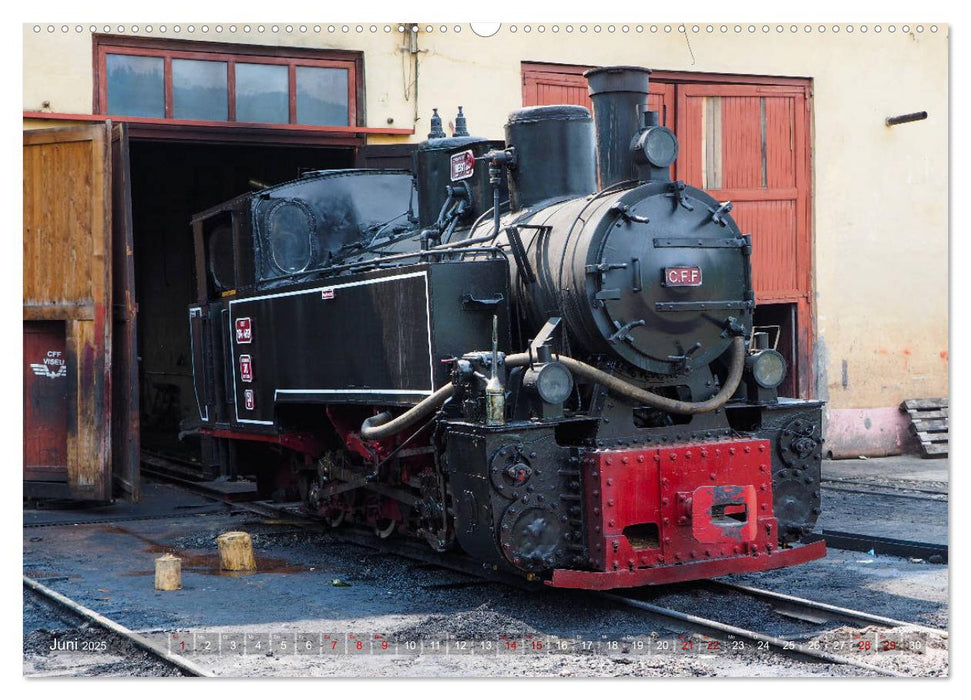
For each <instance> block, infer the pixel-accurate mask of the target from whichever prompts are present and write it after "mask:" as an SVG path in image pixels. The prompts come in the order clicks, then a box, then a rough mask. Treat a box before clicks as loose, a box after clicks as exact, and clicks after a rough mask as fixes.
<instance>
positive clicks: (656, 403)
mask: <svg viewBox="0 0 971 700" xmlns="http://www.w3.org/2000/svg"><path fill="white" fill-rule="evenodd" d="M556 359H557V360H558V361H559V362H562V363H563V364H564V365H566V367H567V368H568V369H569V370H570V371H571V372H573V374H575V375H577V376H578V377H583V378H584V379H587V380H589V381H591V382H596V383H597V384H602V385H603V386H604V387H605V388H606V389H607V391H608V392H610V393H612V394H618V395H620V396H624V397H626V398H629V399H632V400H634V401H637V402H638V403H641V404H643V405H645V406H652V407H653V408H658V409H661V410H662V411H668V412H669V413H677V414H681V415H695V414H698V413H708V412H710V411H714V410H716V409H719V408H721V407H722V406H724V405H725V404H726V403H728V400H729V399H730V398H731V397H732V396H733V395H734V394H735V391H736V390H737V389H738V385H739V383H740V382H741V381H742V371H743V370H744V368H745V340H744V339H743V338H742V337H741V336H738V337H736V338H735V339H734V340H733V341H732V359H731V364H730V365H729V371H728V378H727V379H726V380H725V384H724V385H722V388H721V390H720V391H719V392H718V393H717V394H715V395H714V396H712V397H711V398H710V399H707V400H706V401H679V400H678V399H669V398H667V397H666V396H660V395H658V394H655V393H653V392H651V391H646V390H644V389H641V388H640V387H637V386H634V385H633V384H631V383H630V382H626V381H624V380H623V379H620V378H619V377H615V376H614V375H612V374H608V373H607V372H604V371H603V370H600V369H597V368H596V367H594V366H592V365H588V364H587V363H586V362H582V361H580V360H577V359H575V358H572V357H569V356H567V355H558V356H557V358H556ZM528 364H530V356H529V353H525V352H524V353H519V354H516V355H508V356H507V357H506V358H505V365H506V367H524V366H526V365H528ZM454 393H455V385H454V384H446V385H445V386H443V387H442V388H440V389H439V390H438V391H436V392H435V393H434V394H432V395H431V396H429V397H427V398H426V399H424V400H423V401H421V403H418V404H416V405H415V406H413V407H412V408H410V409H408V410H407V411H405V412H404V413H402V414H401V415H400V416H398V417H397V418H393V419H392V417H391V414H390V413H389V412H388V411H384V412H383V413H379V414H378V415H376V416H371V417H370V418H368V419H366V420H365V421H364V422H363V423H362V424H361V437H362V438H363V439H365V440H383V439H384V438H388V437H391V436H392V435H396V434H397V433H400V432H401V431H402V430H404V429H405V428H407V427H409V426H411V425H414V424H415V423H417V422H418V421H420V420H421V419H422V418H425V417H427V416H429V415H430V414H431V413H432V412H433V411H434V410H435V409H437V408H438V407H439V406H440V405H442V404H443V403H444V402H445V401H446V399H448V398H450V397H451V396H452V395H453V394H454Z"/></svg>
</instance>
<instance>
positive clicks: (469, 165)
mask: <svg viewBox="0 0 971 700" xmlns="http://www.w3.org/2000/svg"><path fill="white" fill-rule="evenodd" d="M474 172H475V154H473V153H472V151H462V152H461V153H456V154H455V155H454V156H452V182H455V181H456V180H465V179H467V178H470V177H472V174H473V173H474Z"/></svg>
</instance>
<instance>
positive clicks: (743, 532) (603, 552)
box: [584, 440, 777, 571]
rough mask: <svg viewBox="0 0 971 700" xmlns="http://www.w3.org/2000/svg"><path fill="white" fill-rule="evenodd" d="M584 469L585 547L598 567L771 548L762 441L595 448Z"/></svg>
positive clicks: (772, 524)
mask: <svg viewBox="0 0 971 700" xmlns="http://www.w3.org/2000/svg"><path fill="white" fill-rule="evenodd" d="M585 469H586V471H587V473H586V475H585V477H584V485H585V500H586V512H587V514H588V519H589V521H590V523H591V527H588V529H587V531H588V546H589V551H590V558H591V561H593V562H594V565H595V566H596V567H597V568H598V569H600V570H601V571H618V570H622V569H628V570H634V569H638V568H642V567H648V566H657V565H659V564H672V563H679V562H690V561H699V560H704V559H721V558H725V557H732V556H749V555H751V554H753V553H755V552H764V553H767V552H771V551H772V550H773V549H775V547H776V541H777V533H776V519H775V518H774V517H773V516H772V477H771V455H770V453H769V442H768V441H767V440H744V441H733V442H719V443H704V444H693V445H676V446H670V447H655V448H647V449H631V450H616V451H598V452H592V453H590V454H589V455H588V457H587V460H586V463H585Z"/></svg>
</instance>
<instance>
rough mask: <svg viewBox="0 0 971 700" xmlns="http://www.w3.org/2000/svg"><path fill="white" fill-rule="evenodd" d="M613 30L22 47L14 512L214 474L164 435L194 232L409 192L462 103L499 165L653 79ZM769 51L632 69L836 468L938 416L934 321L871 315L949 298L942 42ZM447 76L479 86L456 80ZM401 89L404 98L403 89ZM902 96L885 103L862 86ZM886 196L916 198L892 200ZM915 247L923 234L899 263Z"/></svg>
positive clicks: (156, 38) (898, 442)
mask: <svg viewBox="0 0 971 700" xmlns="http://www.w3.org/2000/svg"><path fill="white" fill-rule="evenodd" d="M52 26H53V25H52ZM625 26H626V25H625ZM619 27H620V25H618V29H617V32H616V33H615V34H611V35H610V37H609V39H608V37H607V35H606V34H604V35H601V34H596V37H595V34H594V33H593V32H590V33H589V34H588V35H586V36H585V38H584V40H583V41H584V44H583V46H582V47H581V48H582V51H580V52H579V53H578V52H577V47H576V46H574V47H572V48H571V47H570V45H569V44H568V42H565V41H561V42H553V43H547V42H546V41H540V40H538V39H536V35H535V34H534V35H533V37H531V41H529V42H524V41H523V39H524V37H523V35H522V34H519V35H518V36H514V35H512V34H509V33H507V32H506V30H502V32H500V34H499V35H497V36H495V37H491V38H485V37H471V36H470V34H471V32H470V30H469V29H468V28H466V29H465V32H464V34H463V33H460V32H455V31H448V32H441V31H439V29H438V28H437V27H430V30H429V28H426V27H425V26H424V25H421V26H418V25H416V27H415V31H411V28H410V26H409V27H407V29H408V31H397V25H393V24H392V25H389V30H388V31H385V30H384V25H377V26H376V28H375V31H374V32H371V31H370V29H369V28H368V27H364V28H363V29H362V31H361V32H356V31H354V28H353V27H352V28H351V31H349V32H348V33H344V32H341V31H340V30H339V29H338V31H336V32H330V31H329V30H328V26H327V25H323V26H322V27H320V28H314V26H313V25H309V26H308V28H307V31H305V32H301V30H300V29H299V27H297V28H296V29H295V31H294V32H289V33H288V32H286V31H284V32H281V33H279V34H274V37H275V38H274V39H269V38H268V36H265V35H259V36H257V35H256V34H255V33H253V32H249V33H247V32H244V31H243V27H242V26H239V27H238V28H237V29H236V30H234V31H232V32H230V31H229V27H228V26H227V27H226V28H225V31H224V32H223V33H222V35H221V38H220V39H219V40H212V39H210V38H208V37H212V36H213V33H211V32H210V33H208V34H207V40H204V41H200V40H196V39H195V38H193V39H186V38H169V37H172V36H174V34H172V33H169V34H168V35H167V37H166V38H160V37H161V35H160V34H159V33H158V32H157V31H156V32H155V33H154V34H152V35H151V36H150V35H149V34H148V33H147V32H146V28H145V27H142V31H141V32H140V33H138V35H137V36H136V35H135V34H134V33H133V32H132V31H131V30H130V28H129V31H118V30H117V27H108V28H107V29H106V28H105V27H104V26H100V25H99V26H94V27H93V28H92V27H90V26H86V25H78V27H74V26H70V27H68V28H67V31H62V30H61V28H60V27H59V26H58V27H55V28H54V30H53V31H48V29H47V27H46V25H45V26H44V27H43V28H42V30H41V31H35V30H34V26H33V25H27V26H25V27H24V39H25V45H24V78H25V86H26V87H25V91H24V98H23V119H24V129H25V132H24V298H23V318H24V326H23V331H24V335H23V337H24V346H23V347H24V358H23V381H24V416H25V433H24V470H23V478H24V488H25V494H26V495H30V496H32V497H35V496H36V497H43V496H46V497H56V498H67V497H70V498H78V499H83V500H94V501H107V500H111V499H112V498H114V497H130V498H133V499H137V498H138V483H139V478H138V468H139V463H140V461H141V460H142V459H148V460H151V459H153V458H154V457H157V456H163V457H164V458H166V459H175V460H181V461H182V463H184V464H186V465H189V466H188V467H187V468H189V469H191V470H196V471H198V473H199V474H201V475H205V476H208V477H215V476H219V475H221V472H220V467H219V460H218V459H217V458H216V457H215V456H213V455H212V454H207V453H206V452H205V449H204V445H203V444H202V443H201V442H200V441H199V440H198V439H195V438H191V437H190V438H188V439H186V438H185V436H180V430H179V425H180V423H181V421H182V420H184V419H185V418H186V417H187V416H190V415H192V414H194V413H196V412H197V411H198V405H197V400H196V389H195V387H194V386H193V383H192V361H193V359H192V358H193V349H192V341H191V338H192V335H191V333H190V319H189V318H188V317H187V315H186V313H185V309H186V307H187V306H188V305H189V304H190V303H192V302H193V299H194V298H195V297H197V292H198V290H199V288H200V284H203V282H202V278H203V277H204V276H207V275H209V271H207V270H202V269H198V268H196V267H195V263H194V260H195V256H194V249H195V247H196V246H198V245H205V242H201V241H200V240H199V236H200V235H201V234H200V233H199V232H198V231H194V230H193V225H194V224H193V222H192V220H191V219H192V217H193V215H194V214H197V213H198V212H203V211H206V210H209V209H211V208H212V207H215V206H217V205H219V204H220V203H222V202H226V201H230V200H232V199H233V198H234V197H237V196H238V195H241V194H243V193H246V192H250V191H259V190H261V189H264V188H269V187H272V186H274V185H276V184H278V183H281V182H284V181H287V180H291V179H293V178H296V177H299V176H301V175H302V174H304V173H307V172H311V171H318V170H332V169H353V168H367V167H396V168H403V169H409V168H411V152H412V151H413V150H414V148H415V147H416V145H417V143H418V142H419V141H420V140H422V139H423V138H424V137H425V133H426V132H427V131H428V130H429V128H430V124H429V122H428V121H427V120H428V115H430V114H431V113H432V108H433V107H438V108H440V111H441V113H442V115H443V117H444V122H445V128H450V129H451V130H454V129H455V127H456V122H457V121H458V119H457V112H456V109H457V107H458V105H459V104H462V105H463V108H464V114H465V115H468V119H469V120H470V121H471V122H472V123H474V125H475V131H476V133H480V134H482V135H484V136H487V137H489V138H496V139H498V138H500V137H501V127H502V124H503V122H504V121H505V117H506V115H507V114H508V113H509V112H511V111H513V110H515V109H518V108H520V107H524V106H534V105H553V104H580V105H585V106H589V97H588V96H587V94H586V92H585V84H583V85H581V83H582V82H583V81H582V79H581V75H582V73H583V71H584V70H586V69H588V68H590V67H592V66H595V65H603V64H606V63H616V62H621V61H626V62H629V63H634V64H637V63H644V62H645V61H646V60H648V59H647V58H646V57H644V56H643V41H642V40H643V37H644V32H645V31H648V32H650V29H649V27H647V26H645V27H640V29H638V27H637V26H636V25H630V26H628V29H627V31H624V30H623V29H620V28H619ZM770 29H771V30H770V31H769V32H767V33H764V32H761V30H760V31H759V32H758V33H757V36H758V37H760V38H759V39H758V41H760V42H761V44H759V46H758V47H755V46H751V47H747V48H746V47H742V48H741V49H739V47H738V46H736V45H735V44H734V43H732V42H734V41H736V39H734V38H733V37H732V34H733V33H734V32H732V31H729V32H728V33H727V35H725V36H720V35H719V33H718V32H715V34H714V35H713V36H709V37H703V38H704V39H705V41H707V42H708V43H707V44H706V45H705V47H704V49H703V50H704V51H706V52H707V53H706V55H707V56H708V58H707V59H705V60H703V61H701V62H700V63H698V64H693V62H691V61H689V60H688V59H687V58H684V57H682V56H681V53H680V51H681V49H680V48H679V46H676V45H675V43H674V42H673V38H677V37H672V38H671V40H669V38H665V37H661V38H660V43H659V45H658V47H657V51H658V56H657V58H656V60H655V58H654V57H650V58H649V62H650V63H653V64H656V65H664V66H665V70H661V71H656V72H655V74H654V75H653V77H652V82H651V96H650V100H651V106H652V108H653V109H656V110H657V111H658V112H659V113H660V114H661V118H662V123H663V124H665V125H667V126H668V127H669V128H671V129H672V130H673V131H675V132H676V133H677V134H678V138H679V140H680V143H681V148H682V154H681V157H680V158H679V161H678V165H676V166H675V167H676V168H678V169H679V170H678V171H677V173H676V176H677V177H678V178H680V179H683V180H685V181H686V182H690V183H692V184H694V185H696V186H698V187H702V188H706V189H708V190H711V191H712V192H714V193H715V194H716V196H717V197H718V198H719V199H720V200H731V201H733V202H734V203H735V207H736V208H735V212H734V214H733V215H735V216H737V218H738V219H739V221H740V223H741V224H742V225H743V227H744V228H745V229H746V232H749V233H752V234H753V235H754V236H755V238H756V241H757V246H756V250H757V251H758V252H757V253H756V256H757V257H756V260H755V261H754V269H755V286H756V291H757V293H758V299H757V301H758V302H759V307H758V309H757V311H756V314H757V317H756V323H757V325H760V326H765V327H771V328H773V329H775V338H774V346H775V347H776V348H777V349H778V350H779V352H781V353H782V354H783V355H784V356H785V357H786V358H787V360H788V361H789V365H790V366H791V367H793V368H794V371H793V372H792V373H791V374H790V377H789V379H788V380H787V381H788V382H789V383H788V385H787V387H785V389H786V390H787V393H789V395H792V396H799V397H801V398H806V399H817V398H818V399H828V400H829V401H830V402H831V406H830V408H829V409H828V414H827V415H828V420H829V424H830V427H831V434H832V435H833V439H831V440H830V445H831V449H832V451H833V452H834V454H836V456H839V455H841V454H867V453H870V454H881V453H882V454H887V453H891V452H894V451H900V450H902V449H905V448H906V447H907V442H906V439H907V435H906V425H905V423H904V422H903V418H902V417H901V416H900V415H898V414H899V411H898V410H897V405H898V404H899V403H900V401H902V400H903V399H904V398H908V397H914V396H936V395H944V394H946V390H947V366H948V365H947V362H948V356H947V311H946V308H944V306H943V305H941V308H937V307H935V308H934V309H933V310H932V312H931V313H916V312H915V313H906V315H908V316H909V317H911V318H920V319H922V320H921V321H920V322H919V323H917V324H915V325H913V327H910V328H907V329H902V328H900V326H899V324H897V323H895V321H894V318H899V316H900V315H901V313H900V309H899V308H898V303H899V304H904V306H907V305H909V304H916V303H917V299H916V298H915V299H913V300H899V299H898V301H895V302H893V303H891V302H889V301H887V299H888V298H898V297H899V293H898V292H899V290H898V288H897V282H896V280H899V279H902V278H911V277H912V278H915V279H921V280H923V282H922V284H923V285H924V286H925V287H926V289H924V292H926V293H925V294H921V295H917V296H920V297H923V298H940V299H943V298H946V279H947V272H946V262H947V244H946V228H947V217H946V194H943V195H942V194H941V193H942V192H944V193H946V187H942V186H941V185H942V182H941V178H942V177H944V178H946V175H942V174H941V173H946V163H945V161H946V133H947V105H946V86H945V87H944V88H942V87H941V86H940V85H939V81H940V77H939V76H940V71H939V70H938V69H939V68H940V65H939V64H940V59H941V56H942V55H946V50H947V41H946V36H945V35H946V31H942V32H940V33H936V34H934V35H932V34H931V33H930V32H929V31H928V32H927V33H924V34H922V35H921V42H922V44H920V45H919V46H918V45H917V44H916V42H914V43H915V45H914V46H911V45H909V44H908V45H907V46H906V48H905V49H901V42H902V41H903V37H902V35H901V34H898V35H896V36H891V35H890V33H889V32H886V33H883V34H882V35H881V36H879V37H877V36H876V35H874V34H872V33H871V34H870V35H869V36H868V37H866V41H861V39H862V37H860V36H857V37H855V38H854V40H852V41H847V42H844V43H841V44H837V43H836V39H835V37H834V35H833V34H832V32H831V33H829V34H828V35H822V36H821V37H820V36H818V35H817V36H814V37H813V38H814V40H815V43H812V44H810V43H807V42H806V41H804V40H803V39H804V38H800V36H801V35H796V36H794V37H791V38H790V39H789V41H790V42H795V43H789V44H787V45H786V46H785V51H781V50H779V51H777V50H776V49H778V48H779V47H780V45H779V44H778V42H779V41H780V39H779V37H778V36H777V34H778V33H777V32H776V31H775V29H774V28H770ZM763 34H764V36H763ZM789 34H790V32H788V31H786V32H785V33H784V35H783V36H788V35H789ZM185 36H186V35H181V37H185ZM196 36H202V35H201V34H199V35H196ZM845 38H846V37H845V36H843V37H840V39H845ZM638 40H641V41H640V42H639V41H638ZM467 41H468V42H470V43H466V42H467ZM489 42H493V43H491V44H490V43H489ZM498 42H503V44H504V45H505V46H507V47H508V48H509V50H508V51H504V52H503V53H504V54H505V55H508V59H507V58H503V61H505V63H503V65H502V66H501V67H497V66H492V65H490V62H491V61H492V59H491V58H490V57H492V56H493V54H494V53H495V49H494V45H495V43H498ZM536 42H539V43H536ZM800 42H801V43H800ZM819 42H823V43H824V44H825V47H824V50H822V51H821V50H820V44H819ZM427 48H431V49H434V50H433V51H432V52H431V53H428V54H427V55H426V53H425V49H427ZM469 52H471V53H469ZM901 52H902V53H901ZM823 54H828V55H829V56H830V57H832V56H838V57H841V58H842V59H844V60H842V64H843V65H847V64H851V63H852V64H854V65H859V64H861V63H862V64H865V65H867V66H868V68H866V71H870V73H867V75H866V78H867V80H866V82H867V85H868V86H870V87H868V88H867V89H866V90H864V91H858V90H857V89H856V86H857V83H858V81H859V80H860V78H859V77H856V78H853V77H851V76H849V75H847V74H846V73H845V72H843V71H839V70H837V69H835V68H833V65H837V64H840V63H841V62H840V61H830V60H823V59H822V58H821V57H820V56H821V55H823ZM459 55H461V56H466V57H470V59H471V62H472V65H473V66H474V68H473V69H471V70H472V74H471V75H466V76H464V77H465V79H464V80H461V81H460V80H458V79H457V78H458V77H459V76H458V75H457V74H456V71H455V69H454V67H453V66H452V65H451V61H452V59H453V58H454V57H455V56H459ZM578 56H579V57H580V58H577V57H578ZM758 56H775V58H772V59H770V58H763V59H759V58H757V57H758ZM861 59H866V60H865V61H861ZM881 64H882V65H881ZM419 68H420V72H419ZM905 68H906V70H905ZM403 71H404V72H405V73H406V74H410V75H413V77H414V81H413V84H411V83H405V84H401V81H400V80H398V78H397V76H398V75H400V74H401V73H402V72H403ZM509 75H513V76H514V77H515V79H514V80H509V79H508V77H509ZM928 75H935V76H937V77H935V78H934V79H933V80H929V79H928V78H927V76H928ZM419 76H420V77H419ZM944 79H945V80H946V74H945V78H944ZM899 80H903V81H904V83H905V85H906V86H907V87H906V89H902V90H901V89H894V90H889V89H883V88H882V87H881V86H887V85H890V84H891V83H892V84H896V83H897V81H899ZM463 85H465V86H466V87H463ZM419 88H420V89H419ZM487 95H501V97H500V98H496V99H492V98H489V97H487ZM942 95H943V97H942ZM905 98H906V99H905ZM853 106H855V107H857V108H858V109H856V110H855V111H856V113H860V112H861V111H865V112H866V113H868V114H869V113H874V110H877V111H879V112H880V113H881V114H882V113H883V112H886V113H887V116H889V115H891V114H899V113H904V112H912V111H915V110H917V109H918V108H920V109H926V110H927V111H928V114H929V115H930V116H929V118H928V119H927V120H926V121H923V122H919V123H914V124H902V125H900V126H894V127H889V126H887V125H886V124H884V123H883V121H882V119H883V117H882V116H881V117H879V118H877V117H874V119H873V120H871V122H872V123H870V122H868V123H867V125H866V126H863V125H861V124H860V123H859V120H851V119H850V118H849V116H847V115H848V114H849V113H850V112H853V111H854V110H853V109H850V107H853ZM450 122H451V123H450ZM845 144H852V145H849V146H847V145H845ZM942 159H944V160H943V161H942ZM917 165H920V167H917ZM903 173H906V174H907V175H908V177H910V176H911V175H913V174H914V173H920V176H919V177H918V178H917V179H918V182H916V183H915V184H914V185H913V189H911V190H908V191H906V192H901V191H900V189H899V187H900V186H899V184H898V183H900V182H903V181H904V179H905V178H904V177H903V176H902V174H903ZM864 177H866V178H868V181H872V190H873V191H874V192H878V193H879V194H877V195H874V196H875V197H876V199H877V204H878V205H879V206H889V205H890V204H891V203H892V202H894V201H900V200H901V199H903V198H916V199H917V200H919V201H921V202H924V203H926V204H927V208H928V209H930V210H934V211H936V212H937V213H936V214H934V215H932V216H930V217H929V218H927V219H921V220H919V221H918V220H916V219H914V218H913V217H914V216H916V214H912V213H907V214H906V215H902V216H901V217H899V218H898V219H895V220H894V221H893V222H890V223H887V224H886V227H887V228H885V229H881V231H880V232H879V235H878V234H877V232H876V231H874V230H871V228H870V227H871V225H872V224H871V223H868V222H866V221H863V220H862V219H861V218H860V217H859V216H858V206H857V201H858V197H857V196H856V195H855V194H854V192H857V191H858V187H857V186H856V183H858V182H859V181H861V179H863V178H864ZM914 177H916V176H914ZM942 200H943V205H944V206H940V205H941V204H942ZM854 212H856V213H854ZM941 212H944V213H941ZM195 223H196V224H198V223H199V222H198V221H197V222H195ZM915 228H920V229H921V230H926V231H928V235H927V236H925V237H924V243H923V248H922V250H921V251H915V249H914V243H913V239H912V237H911V236H910V235H909V232H910V231H912V230H915ZM877 238H879V239H880V241H879V245H877V241H876V239H877ZM905 261H906V262H907V268H906V269H904V267H903V266H904V263H905ZM243 262H245V261H242V260H239V261H237V262H235V263H234V265H236V267H234V269H233V270H231V271H230V272H231V276H232V277H233V279H234V280H235V279H236V276H237V275H238V274H239V273H240V270H241V267H240V265H242V263H243ZM227 274H229V273H227ZM941 285H945V286H944V287H942V286H941ZM235 288H236V285H235V284H231V283H227V284H226V285H225V286H224V287H223V288H222V289H221V290H220V291H219V294H223V293H225V294H227V298H228V297H230V296H231V295H232V292H233V291H234V290H235ZM847 296H850V297H851V298H852V299H853V300H854V303H853V304H852V305H850V304H848V303H847ZM849 306H852V308H848V307H849ZM876 376H891V377H894V379H893V380H892V382H891V385H892V386H889V387H888V386H887V385H885V384H880V382H879V381H878V380H876V379H874V377H876ZM873 426H875V427H873Z"/></svg>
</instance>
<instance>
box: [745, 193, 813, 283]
mask: <svg viewBox="0 0 971 700" xmlns="http://www.w3.org/2000/svg"><path fill="white" fill-rule="evenodd" d="M733 201H734V200H733ZM732 216H733V217H734V218H735V221H736V222H737V223H738V225H739V226H740V227H741V229H742V231H744V232H745V233H750V234H752V241H753V245H752V276H753V283H754V286H755V288H756V289H763V290H765V289H769V290H783V291H777V292H776V295H777V299H779V298H784V294H786V290H792V291H791V292H789V293H790V294H791V298H794V299H795V298H798V297H799V296H800V294H799V291H798V289H799V276H798V274H797V269H796V265H795V261H796V260H797V259H798V255H797V251H796V239H795V236H793V235H792V231H794V230H795V227H796V207H795V203H794V202H793V201H791V200H776V201H772V200H769V201H751V202H745V201H741V202H740V201H735V208H734V209H733V210H732ZM780 261H781V263H782V264H780Z"/></svg>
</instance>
